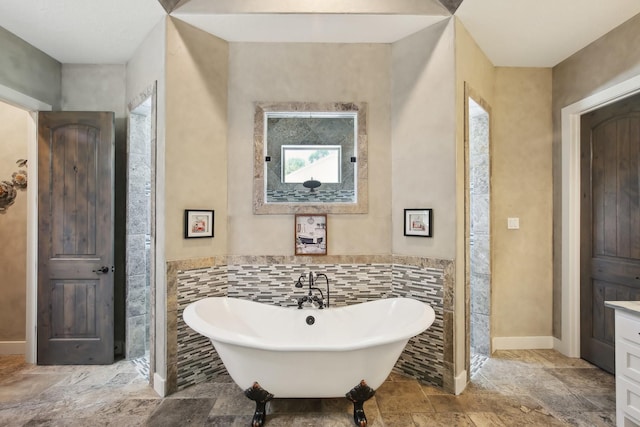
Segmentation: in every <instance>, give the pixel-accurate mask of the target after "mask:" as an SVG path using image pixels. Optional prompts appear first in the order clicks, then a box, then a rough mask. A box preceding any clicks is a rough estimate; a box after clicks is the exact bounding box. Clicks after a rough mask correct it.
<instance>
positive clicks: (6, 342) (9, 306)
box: [0, 101, 35, 354]
mask: <svg viewBox="0 0 640 427" xmlns="http://www.w3.org/2000/svg"><path fill="white" fill-rule="evenodd" d="M29 121H30V116H29V112H28V111H26V110H24V109H22V108H19V107H16V106H13V105H11V104H8V103H5V102H3V101H0V141H2V144H1V147H2V155H0V171H1V172H2V175H0V181H2V182H1V183H0V193H2V197H1V198H0V219H1V220H0V237H2V241H4V242H10V244H5V245H3V247H2V248H0V254H1V255H2V256H1V259H2V260H3V261H0V277H2V280H1V281H0V291H1V292H2V299H1V300H0V354H25V352H26V336H27V330H26V318H27V282H28V277H27V242H28V240H27V222H28V218H27V217H28V208H29V204H30V203H31V202H30V200H29V198H28V197H27V191H29V190H28V185H32V182H28V179H27V176H28V175H27V173H28V172H29V171H28V169H29V167H28V166H30V165H29V164H28V163H27V160H28V159H29V141H28V139H29V136H30V135H29V132H28V124H29ZM32 163H35V159H33V160H32ZM23 172H25V173H23ZM32 176H35V175H32ZM34 181H35V179H34Z"/></svg>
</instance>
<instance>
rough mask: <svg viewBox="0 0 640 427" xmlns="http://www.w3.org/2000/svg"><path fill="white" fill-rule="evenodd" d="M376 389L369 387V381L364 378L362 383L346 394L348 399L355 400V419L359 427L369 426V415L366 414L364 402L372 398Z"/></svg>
mask: <svg viewBox="0 0 640 427" xmlns="http://www.w3.org/2000/svg"><path fill="white" fill-rule="evenodd" d="M374 394H376V391H375V390H374V389H372V388H371V387H369V386H368V385H367V383H366V382H365V381H364V380H362V381H360V384H358V385H357V386H355V387H354V388H352V389H351V391H349V393H347V394H346V397H347V399H349V400H350V401H351V402H353V421H355V423H356V425H357V426H358V427H366V426H367V416H366V415H365V414H364V402H365V401H367V400H369V399H371V398H372V397H373V395H374Z"/></svg>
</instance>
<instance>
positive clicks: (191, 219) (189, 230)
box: [184, 209, 214, 239]
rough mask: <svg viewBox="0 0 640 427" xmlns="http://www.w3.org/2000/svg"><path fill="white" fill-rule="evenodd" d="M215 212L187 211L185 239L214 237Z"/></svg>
mask: <svg viewBox="0 0 640 427" xmlns="http://www.w3.org/2000/svg"><path fill="white" fill-rule="evenodd" d="M213 227H214V211H212V210H205V209H185V211H184V238H185V239H194V238H200V237H213Z"/></svg>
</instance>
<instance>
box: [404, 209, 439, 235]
mask: <svg viewBox="0 0 640 427" xmlns="http://www.w3.org/2000/svg"><path fill="white" fill-rule="evenodd" d="M404 235H405V236H417V237H433V209H405V210H404Z"/></svg>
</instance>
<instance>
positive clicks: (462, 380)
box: [453, 369, 467, 396]
mask: <svg viewBox="0 0 640 427" xmlns="http://www.w3.org/2000/svg"><path fill="white" fill-rule="evenodd" d="M465 388H467V370H466V369H465V370H463V371H462V372H460V373H459V374H458V375H456V377H455V378H454V390H453V392H454V393H455V394H456V396H457V395H459V394H461V393H462V392H463V391H464V389H465Z"/></svg>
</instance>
